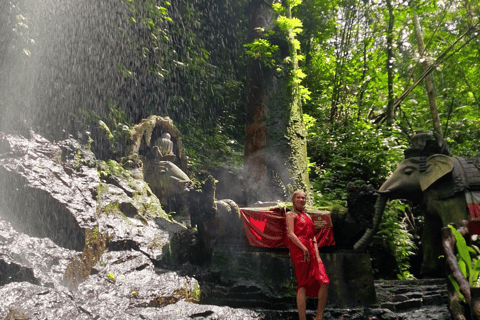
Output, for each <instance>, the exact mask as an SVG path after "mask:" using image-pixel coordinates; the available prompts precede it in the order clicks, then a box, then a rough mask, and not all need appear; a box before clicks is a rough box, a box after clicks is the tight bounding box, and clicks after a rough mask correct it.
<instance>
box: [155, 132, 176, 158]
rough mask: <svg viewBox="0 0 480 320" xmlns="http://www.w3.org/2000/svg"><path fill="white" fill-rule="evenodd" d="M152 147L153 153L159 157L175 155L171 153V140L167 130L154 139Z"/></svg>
mask: <svg viewBox="0 0 480 320" xmlns="http://www.w3.org/2000/svg"><path fill="white" fill-rule="evenodd" d="M153 148H154V149H155V151H154V153H155V155H156V156H157V157H158V158H159V159H163V158H165V157H172V156H173V157H175V153H173V142H172V140H171V136H170V134H169V133H167V132H165V133H164V134H162V136H161V137H160V138H158V139H157V140H155V142H154V144H153Z"/></svg>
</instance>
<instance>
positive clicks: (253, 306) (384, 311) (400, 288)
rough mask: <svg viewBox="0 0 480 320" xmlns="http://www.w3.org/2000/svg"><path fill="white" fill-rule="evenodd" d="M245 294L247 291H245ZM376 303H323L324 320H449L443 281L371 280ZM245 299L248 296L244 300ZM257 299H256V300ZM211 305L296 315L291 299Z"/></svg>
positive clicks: (266, 315)
mask: <svg viewBox="0 0 480 320" xmlns="http://www.w3.org/2000/svg"><path fill="white" fill-rule="evenodd" d="M247 291H248V290H247ZM375 291H376V294H377V302H376V304H374V305H370V306H366V307H362V308H349V309H348V308H344V309H341V308H334V307H332V306H329V305H328V304H327V308H326V310H325V315H324V320H347V319H352V320H353V319H356V320H451V319H452V318H451V316H450V312H449V310H448V298H447V283H446V280H445V279H427V280H408V281H398V280H379V281H375ZM247 297H249V298H248V299H247ZM256 298H258V300H257V299H256ZM207 303H211V304H215V305H228V306H230V307H234V308H248V309H250V310H255V312H257V313H258V314H261V315H262V317H261V319H262V320H273V319H276V320H282V319H284V320H294V319H295V320H296V319H298V313H297V309H296V302H295V299H294V298H288V299H285V298H284V299H279V300H278V301H272V300H268V299H266V298H263V299H262V297H259V296H255V293H254V292H252V295H251V296H249V294H248V293H247V292H243V294H241V295H239V296H236V297H235V296H234V295H231V296H224V297H223V299H218V300H216V301H213V300H212V301H208V302H207ZM315 310H316V300H315V299H309V300H308V301H307V319H313V317H314V316H315Z"/></svg>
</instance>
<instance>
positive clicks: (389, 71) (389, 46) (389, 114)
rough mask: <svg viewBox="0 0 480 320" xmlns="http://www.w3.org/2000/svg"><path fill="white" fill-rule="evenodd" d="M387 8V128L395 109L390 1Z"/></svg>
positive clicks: (389, 0)
mask: <svg viewBox="0 0 480 320" xmlns="http://www.w3.org/2000/svg"><path fill="white" fill-rule="evenodd" d="M387 7H388V14H389V18H388V29H387V78H388V84H387V86H388V101H387V126H388V127H391V126H392V125H393V119H394V116H395V109H394V108H393V102H394V101H393V25H394V22H395V16H394V15H393V7H392V1H391V0H387Z"/></svg>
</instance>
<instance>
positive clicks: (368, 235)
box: [353, 194, 388, 252]
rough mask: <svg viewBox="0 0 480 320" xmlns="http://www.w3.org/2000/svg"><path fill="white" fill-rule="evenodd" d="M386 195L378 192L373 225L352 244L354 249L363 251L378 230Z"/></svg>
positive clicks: (385, 203)
mask: <svg viewBox="0 0 480 320" xmlns="http://www.w3.org/2000/svg"><path fill="white" fill-rule="evenodd" d="M387 200H388V196H387V195H386V194H380V196H379V197H378V199H377V202H376V203H375V215H374V216H373V227H372V228H371V229H367V231H365V234H364V235H363V236H362V238H360V239H359V240H358V241H357V243H355V244H354V246H353V249H354V250H355V251H359V252H361V251H364V250H365V248H366V247H367V246H368V245H369V244H370V242H372V239H373V236H374V235H375V233H376V232H377V230H378V227H379V226H380V221H381V220H382V216H383V211H384V210H385V206H386V205H387Z"/></svg>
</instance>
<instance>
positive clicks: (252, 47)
mask: <svg viewBox="0 0 480 320" xmlns="http://www.w3.org/2000/svg"><path fill="white" fill-rule="evenodd" d="M245 48H246V49H247V50H246V51H245V53H246V54H247V55H248V56H250V57H252V58H254V59H258V60H261V61H262V62H263V63H264V64H265V65H266V66H267V67H273V66H274V65H275V59H273V54H274V52H275V51H277V50H278V46H277V45H272V44H271V43H270V42H269V41H268V40H267V39H255V40H254V41H253V42H252V43H247V44H245Z"/></svg>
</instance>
